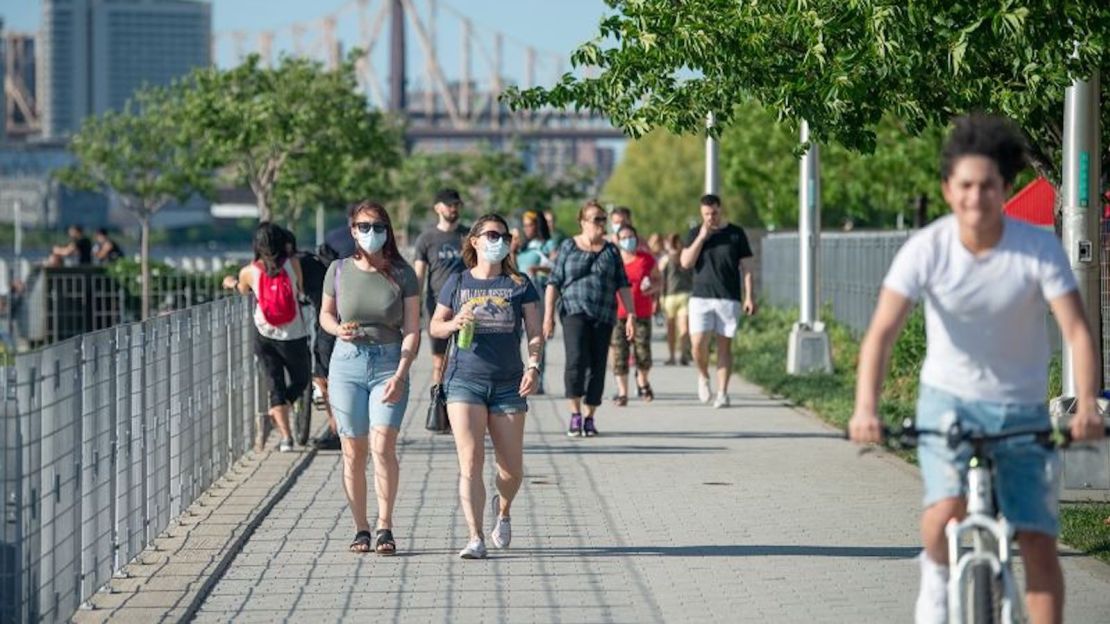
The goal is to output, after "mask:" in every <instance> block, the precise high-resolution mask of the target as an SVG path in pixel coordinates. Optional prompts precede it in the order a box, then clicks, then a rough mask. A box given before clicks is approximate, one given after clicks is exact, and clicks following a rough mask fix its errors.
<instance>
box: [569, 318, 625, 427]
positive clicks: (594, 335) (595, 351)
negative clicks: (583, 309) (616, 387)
mask: <svg viewBox="0 0 1110 624" xmlns="http://www.w3.org/2000/svg"><path fill="white" fill-rule="evenodd" d="M612 337H613V326H612V325H610V324H608V323H598V322H597V321H596V320H594V319H592V318H590V317H588V316H586V315H585V314H570V315H567V316H564V317H563V344H564V346H565V347H566V352H567V364H566V372H565V373H564V377H563V381H564V382H565V384H566V388H567V398H568V399H576V398H579V397H583V396H584V397H586V405H589V406H592V407H596V406H598V405H601V395H602V394H603V393H604V392H605V369H606V366H607V364H608V356H609V341H610V340H611V339H612Z"/></svg>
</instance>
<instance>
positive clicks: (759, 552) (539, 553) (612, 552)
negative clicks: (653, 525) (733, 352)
mask: <svg viewBox="0 0 1110 624" xmlns="http://www.w3.org/2000/svg"><path fill="white" fill-rule="evenodd" d="M513 552H514V553H523V552H527V553H528V554H529V555H532V556H535V557H579V558H580V557H636V556H641V557H833V558H846V559H860V558H868V559H871V558H877V559H912V558H913V557H916V556H917V554H918V553H920V552H921V547H920V546H808V545H795V544H781V545H776V544H752V545H739V544H737V545H727V544H722V545H713V544H707V545H704V546H596V547H586V548H552V549H538V548H537V549H529V550H524V549H517V550H514V551H513Z"/></svg>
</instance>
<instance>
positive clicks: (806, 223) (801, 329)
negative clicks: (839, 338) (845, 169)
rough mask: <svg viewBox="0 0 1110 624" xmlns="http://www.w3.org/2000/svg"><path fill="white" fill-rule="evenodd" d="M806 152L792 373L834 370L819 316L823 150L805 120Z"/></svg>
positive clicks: (800, 184)
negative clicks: (812, 139)
mask: <svg viewBox="0 0 1110 624" xmlns="http://www.w3.org/2000/svg"><path fill="white" fill-rule="evenodd" d="M801 141H802V143H803V144H804V143H809V146H808V148H807V149H806V152H805V154H803V155H802V159H801V164H800V167H799V169H800V171H799V176H798V248H799V249H798V269H799V271H800V275H799V279H798V283H799V286H800V289H799V290H800V292H799V297H798V322H797V323H795V324H794V327H793V329H791V330H790V346H789V349H788V351H787V356H786V371H787V372H788V373H790V374H791V375H804V374H808V373H830V372H832V354H831V349H830V346H829V335H828V333H827V332H826V331H825V324H824V323H822V322H821V321H820V320H818V312H817V309H818V297H817V270H818V253H819V251H820V249H819V242H820V234H821V153H820V148H819V147H818V146H817V144H816V143H811V142H810V135H809V122H807V121H805V120H802V127H801Z"/></svg>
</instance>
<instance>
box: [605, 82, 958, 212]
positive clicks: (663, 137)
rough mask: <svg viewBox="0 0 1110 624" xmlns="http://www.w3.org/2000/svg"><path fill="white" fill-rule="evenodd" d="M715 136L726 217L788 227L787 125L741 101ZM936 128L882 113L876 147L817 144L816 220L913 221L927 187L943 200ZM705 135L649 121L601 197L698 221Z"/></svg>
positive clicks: (938, 206)
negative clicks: (652, 126) (912, 126)
mask: <svg viewBox="0 0 1110 624" xmlns="http://www.w3.org/2000/svg"><path fill="white" fill-rule="evenodd" d="M733 119H734V123H733V124H732V125H730V126H729V127H728V128H727V129H725V131H724V133H723V135H722V137H721V144H720V169H721V187H722V188H721V194H722V195H723V196H724V198H725V203H726V209H727V210H728V214H729V218H730V219H733V220H736V221H737V222H739V223H743V224H745V225H752V226H755V225H759V226H762V227H768V228H784V227H787V228H788V227H794V226H795V225H797V220H798V160H797V159H796V158H795V157H794V154H793V148H794V146H795V145H796V144H797V135H796V134H795V133H794V129H793V128H792V127H791V126H790V125H789V124H786V123H782V122H778V121H777V120H776V119H775V115H774V114H773V113H772V112H770V111H768V110H766V109H765V108H763V107H760V106H758V105H756V104H754V103H751V102H748V103H745V104H741V105H739V106H738V107H737V108H736V111H735V112H734V116H733ZM941 135H942V131H941V129H940V128H938V127H935V126H931V127H929V128H927V129H926V130H925V131H923V132H922V134H921V135H920V136H918V137H907V136H906V133H905V131H904V129H903V128H902V127H901V125H900V124H899V123H897V122H896V121H894V120H893V119H891V118H889V117H888V118H884V119H883V120H882V121H881V122H880V123H879V125H878V127H877V134H876V145H875V151H874V152H873V153H871V154H860V153H857V152H853V151H851V150H849V149H847V148H844V147H841V146H839V145H835V144H834V145H831V146H827V147H824V148H823V149H822V151H821V167H822V171H823V176H822V221H823V223H824V224H825V226H826V227H840V226H842V225H844V224H845V223H847V222H850V223H852V224H853V225H854V226H856V227H893V226H894V225H895V223H896V222H897V218H898V214H899V213H902V214H903V215H905V216H906V217H907V222H909V221H910V220H911V214H910V211H909V207H910V202H911V200H913V199H915V198H916V197H918V196H919V195H925V197H926V198H927V201H928V202H929V205H930V206H932V207H933V208H934V209H935V210H934V213H933V214H937V212H936V211H942V210H943V209H944V206H943V204H942V203H941V197H940V189H939V185H938V182H937V172H938V169H939V162H938V154H939V151H940V143H941V139H942V136H941ZM704 149H705V141H704V139H702V138H701V137H696V136H692V135H685V136H680V135H675V134H671V133H670V132H668V131H666V130H661V129H660V130H654V131H652V132H651V133H649V134H648V135H647V136H645V137H643V138H642V139H639V140H636V141H633V142H631V143H630V144H629V146H628V149H627V151H626V152H625V155H624V158H623V159H622V161H621V163H620V165H618V167H617V169H616V171H614V172H613V176H612V177H611V178H610V179H609V182H608V183H607V184H606V186H605V189H604V190H603V192H602V199H603V200H605V201H606V202H612V203H616V204H623V205H627V206H629V207H630V208H632V209H633V211H634V213H635V220H636V223H637V224H638V225H639V226H640V227H643V228H648V231H672V230H681V229H682V228H683V227H685V226H686V225H687V223H686V218H690V219H693V220H695V221H696V218H697V201H698V197H699V196H700V195H701V194H702V190H703V186H702V181H703V178H704V171H705V164H704V156H703V154H704V151H703V150H704Z"/></svg>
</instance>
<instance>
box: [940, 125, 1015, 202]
mask: <svg viewBox="0 0 1110 624" xmlns="http://www.w3.org/2000/svg"><path fill="white" fill-rule="evenodd" d="M1027 145H1028V144H1027V143H1026V141H1025V136H1024V135H1023V134H1022V132H1021V130H1019V129H1018V127H1017V125H1016V124H1014V122H1012V121H1010V120H1009V119H1007V118H1005V117H1000V116H997V115H984V114H980V113H975V114H971V115H965V116H963V117H958V118H957V119H956V120H955V121H954V122H953V123H952V131H951V132H949V133H948V140H946V141H945V142H944V149H943V150H942V151H941V155H940V177H941V179H942V180H947V179H948V177H949V176H950V175H952V169H954V168H955V166H956V163H957V162H958V161H959V160H960V159H961V158H963V157H964V156H984V157H986V158H989V159H991V160H992V161H994V164H995V165H996V166H997V167H998V173H999V174H1001V175H1002V180H1003V181H1004V182H1005V183H1006V185H1007V186H1009V185H1011V184H1013V183H1014V178H1016V177H1017V174H1019V173H1021V171H1022V169H1025V166H1026V165H1027V164H1028V147H1027Z"/></svg>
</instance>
